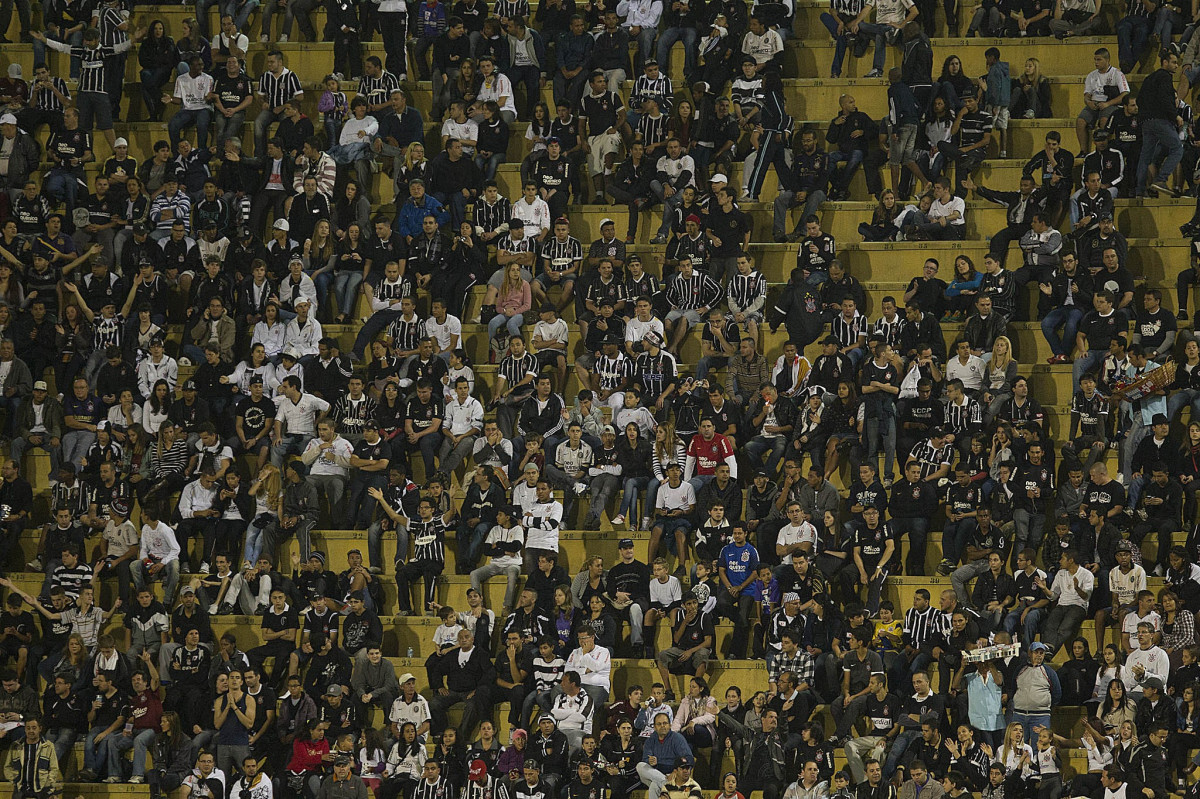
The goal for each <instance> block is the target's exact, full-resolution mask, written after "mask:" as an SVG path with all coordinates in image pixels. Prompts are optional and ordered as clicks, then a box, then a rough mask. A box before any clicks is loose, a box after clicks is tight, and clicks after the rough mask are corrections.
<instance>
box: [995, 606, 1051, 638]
mask: <svg viewBox="0 0 1200 799" xmlns="http://www.w3.org/2000/svg"><path fill="white" fill-rule="evenodd" d="M1023 612H1024V609H1023V608H1022V609H1021V610H1012V611H1009V612H1008V615H1006V616H1005V617H1004V630H1005V632H1007V633H1009V634H1010V635H1015V634H1016V632H1017V630H1018V629H1020V632H1021V643H1022V644H1023V645H1025V646H1026V647H1028V646H1029V645H1030V644H1031V643H1033V639H1034V638H1035V637H1037V632H1038V626H1039V625H1040V624H1041V623H1042V616H1044V615H1045V614H1046V611H1045V609H1044V608H1031V609H1030V611H1029V613H1028V614H1027V615H1026V616H1025V621H1024V623H1022V622H1021V614H1022V613H1023Z"/></svg>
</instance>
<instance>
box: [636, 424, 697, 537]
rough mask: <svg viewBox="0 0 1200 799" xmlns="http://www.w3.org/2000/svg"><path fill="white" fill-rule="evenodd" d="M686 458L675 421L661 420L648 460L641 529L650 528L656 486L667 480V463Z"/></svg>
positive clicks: (680, 462)
mask: <svg viewBox="0 0 1200 799" xmlns="http://www.w3.org/2000/svg"><path fill="white" fill-rule="evenodd" d="M686 459H687V449H686V448H685V447H684V446H683V445H682V444H680V443H679V438H678V436H676V435H675V423H674V422H663V423H662V424H660V425H659V426H658V429H657V430H655V431H654V449H653V452H652V456H651V460H650V465H651V468H650V472H651V477H650V485H649V486H647V488H646V503H645V505H643V506H642V513H643V514H646V515H644V516H642V527H641V529H643V530H649V529H650V512H652V511H653V510H654V505H655V503H656V502H657V501H658V487H659V486H660V485H662V484H663V483H665V482H667V464H669V463H678V464H680V465H682V464H683V462H684V461H685V460H686Z"/></svg>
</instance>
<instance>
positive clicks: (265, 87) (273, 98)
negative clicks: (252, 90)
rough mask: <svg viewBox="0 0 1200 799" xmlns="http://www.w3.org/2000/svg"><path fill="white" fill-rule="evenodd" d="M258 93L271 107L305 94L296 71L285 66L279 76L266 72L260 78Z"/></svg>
mask: <svg viewBox="0 0 1200 799" xmlns="http://www.w3.org/2000/svg"><path fill="white" fill-rule="evenodd" d="M258 93H259V95H261V96H262V98H263V102H264V103H266V105H267V106H268V107H269V108H275V107H276V106H280V105H283V104H284V103H286V102H287V101H288V100H290V99H292V98H293V97H297V96H299V95H302V94H304V89H303V87H301V85H300V79H299V78H297V77H296V73H295V72H292V71H291V70H290V69H288V68H287V67H284V68H283V71H282V72H280V73H279V75H278V76H276V75H274V74H273V73H271V72H264V73H263V74H262V76H261V77H260V78H259V79H258Z"/></svg>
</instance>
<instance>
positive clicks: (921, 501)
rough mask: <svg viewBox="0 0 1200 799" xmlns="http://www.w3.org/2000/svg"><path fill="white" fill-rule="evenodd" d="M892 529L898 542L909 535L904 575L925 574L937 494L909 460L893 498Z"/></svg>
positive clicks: (898, 553)
mask: <svg viewBox="0 0 1200 799" xmlns="http://www.w3.org/2000/svg"><path fill="white" fill-rule="evenodd" d="M890 505H891V507H890V510H891V513H892V529H893V531H894V532H895V535H896V538H897V539H899V538H900V536H901V535H903V534H904V533H908V559H907V562H906V564H905V573H906V574H909V575H916V574H924V573H925V542H926V538H927V536H928V535H929V520H930V519H932V518H933V514H934V512H935V511H936V510H937V506H938V497H937V491H936V490H935V489H934V487H933V485H932V484H930V483H929V482H927V481H925V480H922V479H921V464H920V463H919V462H917V461H909V462H908V463H906V464H905V465H904V479H902V480H898V481H896V484H895V485H894V486H893V487H892V498H891V503H890ZM899 559H900V547H899V546H897V547H896V556H895V561H896V562H899Z"/></svg>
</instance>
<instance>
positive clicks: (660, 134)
mask: <svg viewBox="0 0 1200 799" xmlns="http://www.w3.org/2000/svg"><path fill="white" fill-rule="evenodd" d="M637 129H638V133H640V134H642V141H643V142H645V144H646V146H647V147H650V146H651V145H655V144H658V143H659V142H662V141H666V140H667V115H666V114H659V115H658V117H657V118H655V117H652V116H650V115H649V114H643V115H642V116H641V117H640V118H639V119H638V123H637Z"/></svg>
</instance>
